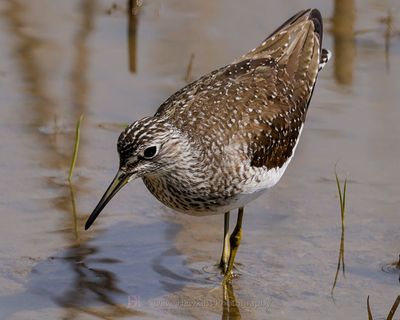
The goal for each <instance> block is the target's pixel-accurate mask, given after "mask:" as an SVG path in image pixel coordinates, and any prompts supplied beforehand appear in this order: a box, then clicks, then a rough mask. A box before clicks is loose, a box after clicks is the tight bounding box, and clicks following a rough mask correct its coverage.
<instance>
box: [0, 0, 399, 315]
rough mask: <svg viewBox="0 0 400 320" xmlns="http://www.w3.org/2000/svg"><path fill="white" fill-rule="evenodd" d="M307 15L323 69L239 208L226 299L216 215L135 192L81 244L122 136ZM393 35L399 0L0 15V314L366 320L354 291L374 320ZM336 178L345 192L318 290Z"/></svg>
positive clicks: (381, 268)
mask: <svg viewBox="0 0 400 320" xmlns="http://www.w3.org/2000/svg"><path fill="white" fill-rule="evenodd" d="M308 7H318V8H319V9H320V10H321V12H322V14H323V16H324V17H325V30H326V33H325V37H324V42H325V46H326V47H328V48H330V49H332V51H333V53H334V59H333V60H332V61H331V62H330V63H329V65H328V66H327V67H326V69H325V70H324V71H323V72H322V73H321V74H320V77H319V81H318V84H317V88H316V90H315V94H314V97H313V100H312V103H311V106H310V109H309V113H308V117H307V122H306V126H305V129H304V131H303V135H302V140H301V142H300V144H299V146H298V149H297V152H296V156H295V157H294V160H293V161H292V163H291V165H290V166H289V168H288V170H287V172H286V173H285V175H284V177H283V179H282V180H281V182H280V183H279V185H278V186H277V187H275V188H274V189H273V190H271V191H269V192H268V193H266V194H265V195H263V196H262V197H260V198H259V199H258V200H256V201H254V202H253V203H251V204H250V205H248V206H247V207H246V212H245V218H244V230H243V232H244V234H243V242H242V245H241V247H240V249H239V253H238V256H237V262H238V272H239V273H240V276H239V278H237V279H235V280H234V282H233V284H232V286H231V287H225V288H223V287H222V286H221V284H220V283H221V276H220V275H219V274H218V273H217V270H216V268H215V266H214V263H216V262H217V261H218V259H219V255H220V250H221V245H222V229H223V217H222V216H211V217H203V218H196V217H190V216H185V215H182V214H177V213H174V212H173V211H171V210H169V209H167V208H165V207H164V206H163V205H162V204H160V203H158V202H157V201H156V200H155V199H154V198H153V197H152V196H151V195H150V194H149V192H148V191H147V190H146V189H145V187H144V186H143V184H142V182H141V181H136V182H133V183H131V184H130V185H128V186H127V187H125V188H124V190H122V191H121V192H120V194H118V195H117V196H116V197H115V199H113V201H112V202H111V203H110V204H109V205H108V206H107V208H106V209H105V211H104V212H103V213H102V216H101V218H100V219H99V220H98V221H96V224H95V226H94V227H93V228H91V229H90V231H87V232H85V231H84V230H83V225H84V222H85V220H86V218H87V216H88V215H89V214H90V212H91V210H92V209H93V208H94V206H95V205H96V203H97V201H98V200H99V198H100V196H101V195H102V193H103V192H104V190H105V188H106V187H107V186H108V184H109V182H110V180H111V178H112V177H113V176H114V174H115V171H116V169H117V165H118V157H117V153H116V147H115V142H116V139H117V137H118V135H119V132H120V131H121V130H122V128H123V126H124V124H126V123H128V122H132V121H134V120H136V119H138V118H140V117H143V116H146V115H151V114H153V113H154V112H155V110H156V109H157V107H158V106H159V105H160V104H161V103H162V102H163V101H164V100H165V99H166V98H167V97H168V96H169V95H170V94H172V93H173V92H174V91H176V90H177V89H179V88H181V87H182V86H184V85H185V83H186V82H185V78H187V77H189V78H192V79H195V78H197V77H199V76H201V75H202V74H204V73H206V72H208V71H210V70H213V69H214V68H216V67H219V66H221V65H224V64H227V63H229V62H230V61H232V60H233V59H235V58H236V57H237V56H239V55H240V54H242V53H244V52H246V51H247V50H248V49H251V48H253V47H254V46H255V45H257V44H258V43H259V42H260V41H261V40H262V39H263V38H264V37H265V36H266V35H267V34H269V33H270V32H271V31H272V30H274V29H275V28H276V27H277V26H278V25H279V24H280V23H281V22H282V21H284V20H285V19H287V18H288V17H289V16H291V15H292V14H294V13H295V12H297V11H298V10H301V9H303V8H308ZM399 32H400V5H399V4H398V2H396V1H377V0H376V1H372V0H371V1H365V0H364V1H356V2H353V1H340V0H337V1H335V2H333V1H324V3H323V4H321V1H312V0H308V1H306V0H302V1H296V2H293V1H277V0H274V1H261V0H252V1H246V2H243V1H238V0H235V1H232V0H230V1H227V0H220V1H211V0H209V1H192V0H190V1H178V0H171V1H161V0H159V1H157V0H152V1H144V2H143V3H142V5H141V6H140V8H134V15H128V14H127V11H126V3H125V1H114V2H113V1H108V0H97V1H96V0H74V1H61V0H58V1H54V0H52V1H49V0H36V1H23V0H9V1H3V2H1V3H0V43H1V46H0V56H1V61H0V106H1V107H0V137H1V138H0V150H1V153H0V175H1V178H2V183H1V184H0V194H1V197H0V210H1V211H0V212H1V224H0V318H2V319H59V318H64V319H117V318H132V319H142V318H143V319H145V318H147V319H149V318H150V319H152V318H157V317H161V316H162V317H163V318H165V319H187V318H195V319H216V318H224V319H229V318H231V319H238V318H240V317H241V318H243V319H294V318H297V319H338V318H343V319H367V311H366V299H367V296H370V302H371V306H372V310H373V313H374V315H375V317H377V318H379V319H380V318H384V317H385V316H386V315H387V313H388V312H389V309H390V307H391V305H392V304H393V302H394V300H395V299H396V297H397V295H399V293H400V284H399V271H398V268H396V262H397V261H398V258H399V253H400V234H399V223H400V213H399V207H400V200H399V194H400V187H399V186H400V170H399V165H398V159H400V147H399V146H400V138H399V137H400V126H399V125H398V123H399V119H400V109H399V107H398V101H399V100H400V91H399V85H398V84H399V83H400V36H399ZM191 57H193V58H191ZM190 60H192V67H191V71H190V72H189V75H188V72H187V69H188V64H189V61H190ZM82 113H83V114H84V116H85V118H84V122H83V126H82V133H81V136H82V140H81V146H80V152H79V158H78V163H77V167H76V169H75V173H74V177H73V185H72V187H71V186H69V185H68V184H67V183H66V177H67V173H68V169H69V164H70V159H71V156H72V149H73V144H74V126H75V123H76V121H77V119H78V117H79V115H80V114H82ZM335 165H336V167H337V171H338V174H339V177H340V178H341V179H344V177H346V176H347V177H348V178H349V184H348V192H347V211H346V233H345V244H344V247H345V266H346V269H345V270H346V273H345V277H344V276H343V274H342V273H340V274H339V276H338V280H337V284H336V288H335V289H334V291H333V294H332V292H331V289H332V284H333V280H334V276H335V273H336V268H337V259H338V255H339V246H340V237H341V226H340V224H341V222H340V210H339V201H338V196H337V188H336V183H335V180H334V168H335ZM232 223H233V221H232Z"/></svg>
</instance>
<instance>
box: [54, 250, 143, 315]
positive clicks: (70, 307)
mask: <svg viewBox="0 0 400 320" xmlns="http://www.w3.org/2000/svg"><path fill="white" fill-rule="evenodd" d="M96 252H97V249H96V248H95V247H94V246H90V245H88V243H83V244H78V245H76V246H73V247H71V248H69V249H68V250H67V252H66V254H65V256H64V257H62V258H61V259H63V260H64V262H67V263H68V265H69V266H70V268H71V269H72V271H73V272H72V273H73V275H74V279H73V280H72V282H71V287H70V288H69V289H67V290H66V291H65V292H63V293H62V294H61V295H60V296H58V297H56V298H55V301H56V302H57V303H58V304H59V305H61V306H62V307H64V308H65V310H66V313H67V314H66V317H65V318H66V319H74V318H76V317H77V316H78V315H79V314H80V313H86V314H91V315H94V316H97V317H100V318H109V317H111V316H112V317H117V318H118V317H125V316H129V315H130V316H133V315H140V314H142V313H141V312H139V311H136V310H134V309H132V308H128V307H127V306H125V305H122V304H119V303H118V302H117V301H116V298H115V297H118V296H122V297H126V296H127V294H126V293H125V292H124V291H123V290H121V289H120V288H118V286H117V283H118V279H117V277H116V275H115V274H114V273H113V272H111V271H109V270H107V269H101V268H92V267H89V265H93V264H96V263H101V264H113V263H118V260H114V259H94V258H90V256H91V255H93V254H96Z"/></svg>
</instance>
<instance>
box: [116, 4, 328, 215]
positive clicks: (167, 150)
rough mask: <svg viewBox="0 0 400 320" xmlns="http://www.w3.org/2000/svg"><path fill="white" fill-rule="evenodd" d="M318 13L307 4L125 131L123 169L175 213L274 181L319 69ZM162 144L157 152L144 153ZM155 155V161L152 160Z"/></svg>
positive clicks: (201, 210)
mask: <svg viewBox="0 0 400 320" xmlns="http://www.w3.org/2000/svg"><path fill="white" fill-rule="evenodd" d="M321 42H322V19H321V16H320V13H319V12H318V11H317V10H305V11H302V12H300V13H298V14H297V15H295V16H294V17H292V18H291V19H289V20H288V21H287V22H286V23H285V24H283V25H282V26H281V27H280V28H278V29H277V31H275V32H274V33H273V34H272V35H271V36H269V37H268V38H267V39H266V40H265V41H264V42H262V44H261V45H260V46H258V47H257V48H255V49H253V50H252V51H250V52H249V53H247V54H245V55H244V56H242V57H241V58H240V59H238V60H236V61H235V62H234V63H232V64H229V65H227V66H225V67H222V68H220V69H218V70H215V71H213V72H211V73H209V74H207V75H205V76H203V77H201V78H200V79H198V80H197V81H194V82H193V83H191V84H189V85H188V86H186V87H184V88H183V89H181V90H180V91H178V92H177V93H175V94H174V95H172V96H171V97H170V98H169V99H168V100H166V101H165V102H164V103H163V104H162V105H161V106H160V108H159V109H158V111H157V113H156V114H155V115H154V117H148V118H145V119H142V120H139V121H137V122H135V123H133V124H132V125H131V126H129V127H128V128H127V129H126V130H125V131H124V132H123V133H122V134H121V136H120V138H119V141H118V151H119V153H120V162H121V163H120V168H121V170H123V171H124V170H125V171H126V172H133V174H134V175H135V177H136V176H138V177H141V178H142V179H143V181H144V183H145V185H146V186H147V188H148V189H149V190H150V192H151V193H152V194H153V195H154V196H155V197H156V198H157V199H159V200H160V201H161V202H163V203H164V204H165V205H167V206H169V207H171V208H173V209H176V210H178V211H182V212H186V213H190V214H195V215H202V214H209V213H223V212H226V211H229V210H231V209H233V208H237V207H241V206H243V205H244V204H246V203H247V202H249V201H251V200H252V199H254V198H255V197H256V196H258V195H259V194H260V193H261V192H263V191H264V190H266V189H268V188H269V187H272V186H273V185H275V184H276V183H277V182H278V181H279V179H280V178H281V176H282V174H283V172H284V171H285V169H286V167H287V165H288V163H289V161H290V159H291V158H292V156H293V153H294V150H295V147H296V145H297V142H298V139H299V136H300V132H301V129H302V127H303V124H304V121H305V117H306V112H307V108H308V104H309V102H310V99H311V96H312V92H313V89H314V86H315V82H316V79H317V75H318V72H319V71H320V69H321V68H322V67H323V65H324V64H325V63H326V62H327V60H328V59H329V53H328V51H326V50H322V49H321ZM151 145H156V146H157V150H159V151H158V154H157V155H156V156H155V157H154V158H153V159H151V160H147V162H149V163H146V159H144V157H143V150H144V149H145V148H146V147H149V146H151ZM150 162H151V163H150Z"/></svg>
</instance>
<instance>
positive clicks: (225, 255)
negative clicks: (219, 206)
mask: <svg viewBox="0 0 400 320" xmlns="http://www.w3.org/2000/svg"><path fill="white" fill-rule="evenodd" d="M230 251H231V248H230V244H229V211H228V212H225V215H224V246H223V248H222V256H221V261H220V263H219V267H220V268H221V269H222V272H223V273H225V272H226V268H227V266H228V259H229V255H230Z"/></svg>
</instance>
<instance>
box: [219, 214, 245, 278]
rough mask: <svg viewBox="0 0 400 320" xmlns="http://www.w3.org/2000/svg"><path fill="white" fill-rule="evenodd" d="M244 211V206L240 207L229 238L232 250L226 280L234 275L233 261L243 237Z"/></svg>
mask: <svg viewBox="0 0 400 320" xmlns="http://www.w3.org/2000/svg"><path fill="white" fill-rule="evenodd" d="M243 212H244V208H243V207H242V208H239V211H238V218H237V222H236V227H235V229H234V230H233V232H232V235H231V237H230V239H229V242H230V248H231V252H230V255H229V260H228V267H227V269H226V272H225V277H224V282H225V281H227V280H229V279H230V277H231V276H232V270H233V262H234V261H235V256H236V252H237V250H238V248H239V244H240V239H241V238H242V220H243Z"/></svg>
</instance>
